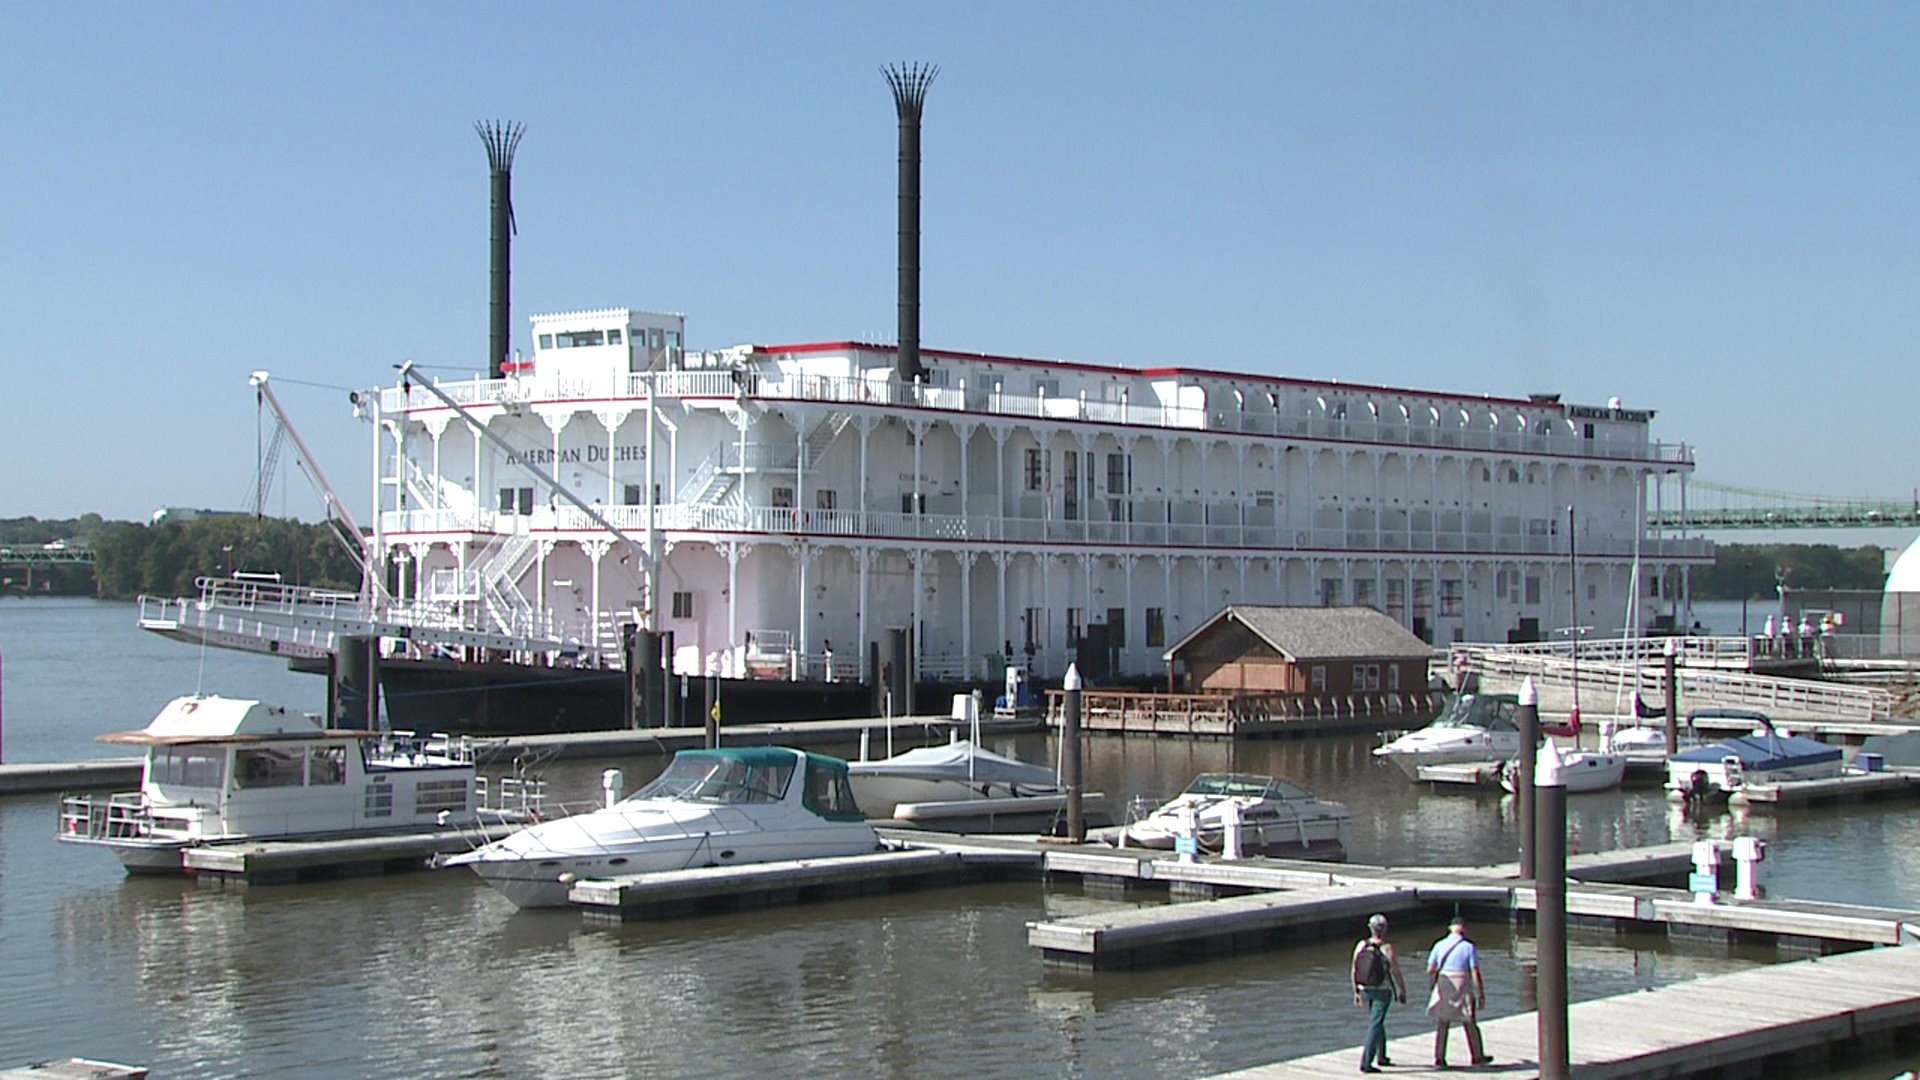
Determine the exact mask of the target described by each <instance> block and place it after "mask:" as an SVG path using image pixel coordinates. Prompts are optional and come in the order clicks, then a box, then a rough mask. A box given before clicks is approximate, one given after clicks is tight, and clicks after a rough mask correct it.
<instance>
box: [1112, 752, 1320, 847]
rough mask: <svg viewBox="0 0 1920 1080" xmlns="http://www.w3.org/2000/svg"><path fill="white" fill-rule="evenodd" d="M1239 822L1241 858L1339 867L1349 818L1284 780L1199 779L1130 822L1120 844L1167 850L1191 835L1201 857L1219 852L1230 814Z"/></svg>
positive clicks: (1218, 775)
mask: <svg viewBox="0 0 1920 1080" xmlns="http://www.w3.org/2000/svg"><path fill="white" fill-rule="evenodd" d="M1235 811H1237V812H1238V814H1239V817H1240V830H1241V831H1240V836H1241V839H1240V850H1241V852H1242V854H1245V855H1266V856H1272V857H1275V858H1287V859H1325V860H1330V861H1343V860H1345V859H1346V857H1347V837H1348V834H1349V833H1350V832H1351V831H1352V827H1353V814H1352V813H1351V812H1349V811H1348V810H1347V808H1346V807H1345V806H1342V805H1341V804H1339V803H1334V802H1322V801H1320V800H1319V799H1317V798H1315V797H1314V794H1313V792H1311V791H1308V790H1307V789H1306V788H1303V787H1301V786H1300V785H1298V784H1295V783H1293V782H1291V781H1288V780H1282V779H1279V778H1278V777H1272V776H1261V775H1256V774H1253V773H1201V774H1200V775H1199V776H1197V777H1195V778H1194V780H1193V783H1191V784H1188V785H1187V789H1186V790H1185V791H1183V792H1181V793H1180V794H1179V796H1177V797H1176V798H1174V799H1173V800H1172V801H1170V802H1167V803H1164V804H1162V805H1161V806H1160V807H1159V808H1158V809H1156V810H1154V811H1153V812H1152V813H1150V814H1148V815H1147V816H1146V817H1144V818H1141V819H1140V820H1139V821H1135V822H1132V823H1131V824H1129V825H1127V827H1126V828H1125V829H1124V830H1123V831H1122V833H1121V840H1122V843H1123V844H1128V845H1131V844H1137V845H1139V846H1141V847H1148V848H1156V849H1159V850H1163V851H1166V850H1173V849H1174V848H1175V847H1176V846H1177V844H1176V841H1177V838H1178V837H1180V836H1181V835H1183V834H1184V833H1186V832H1187V831H1189V830H1191V831H1193V832H1194V834H1195V836H1196V841H1197V847H1198V848H1199V850H1201V851H1208V852H1218V851H1220V850H1222V849H1223V847H1224V846H1225V839H1226V824H1227V818H1228V815H1229V814H1230V813H1233V812H1235Z"/></svg>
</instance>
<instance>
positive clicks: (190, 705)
mask: <svg viewBox="0 0 1920 1080" xmlns="http://www.w3.org/2000/svg"><path fill="white" fill-rule="evenodd" d="M100 741H101V742H108V743H122V744H132V745H135V746H145V747H146V750H147V759H146V766H145V769H144V771H143V773H142V776H141V783H140V790H139V791H134V792H122V793H118V794H114V795H109V796H97V795H63V796H61V799H60V821H59V826H58V828H59V832H58V835H59V838H60V840H61V841H62V842H64V843H69V844H92V845H96V846H99V847H104V848H107V849H109V850H111V851H112V852H113V853H114V854H115V855H118V856H119V857H120V861H121V863H122V864H124V865H125V866H126V868H127V869H128V870H129V871H130V872H148V873H180V872H182V869H183V868H182V863H181V852H182V851H183V850H184V849H186V848H189V847H193V846H197V845H202V844H213V843H220V842H225V841H234V840H243V839H251V840H259V839H288V838H294V837H317V836H352V835H370V834H377V833H385V832H393V831H398V830H403V829H419V828H432V827H435V826H441V825H470V824H473V823H474V822H475V821H476V820H477V818H478V816H479V813H480V809H479V806H478V804H477V800H476V793H475V788H476V780H475V775H474V766H473V761H472V759H471V757H470V756H467V755H456V754H454V753H453V752H452V751H450V750H449V749H448V748H447V747H445V746H439V747H429V746H428V745H427V743H426V742H424V741H419V742H415V741H412V740H405V739H401V740H396V739H394V738H392V737H390V736H386V735H382V734H380V733H375V732H367V731H357V730H355V731H349V730H329V729H326V728H323V727H322V726H321V725H320V723H319V722H318V721H317V720H316V719H315V718H313V717H310V716H306V715H303V714H301V713H297V712H293V711H291V710H289V709H285V708H281V707H278V706H273V705H266V704H263V703H261V702H258V701H248V700H243V699H238V698H223V697H217V696H209V697H201V696H197V695H194V696H187V697H179V698H175V699H174V700H172V701H170V702H168V703H167V705H166V707H165V708H163V709H161V710H160V713H159V715H157V716H155V717H154V718H153V721H152V722H151V723H149V724H148V725H147V726H146V727H145V728H143V729H141V730H139V731H126V732H117V733H114V734H110V735H102V736H100Z"/></svg>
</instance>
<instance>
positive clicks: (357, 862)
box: [180, 823, 524, 885]
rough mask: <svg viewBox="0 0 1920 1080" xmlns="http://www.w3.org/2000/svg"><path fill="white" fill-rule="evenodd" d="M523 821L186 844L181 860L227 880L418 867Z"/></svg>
mask: <svg viewBox="0 0 1920 1080" xmlns="http://www.w3.org/2000/svg"><path fill="white" fill-rule="evenodd" d="M523 827H524V824H523V823H512V824H501V823H489V824H486V825H479V826H476V825H468V826H466V827H464V828H461V827H449V828H445V829H424V830H411V831H407V832H396V833H383V834H379V835H375V836H347V837H335V838H327V837H315V838H300V839H288V840H235V841H230V842H227V843H213V844H202V845H199V846H197V847H189V848H186V849H184V850H183V851H182V852H181V855H180V862H181V866H182V868H183V869H185V870H186V871H187V872H188V873H190V874H193V875H195V876H196V877H198V878H199V879H200V880H202V881H217V882H221V883H225V884H232V885H284V884H290V883H292V882H296V881H313V880H318V879H324V878H336V877H364V876H368V875H374V874H391V873H402V872H407V871H413V870H423V869H426V867H427V864H428V861H429V860H431V859H432V858H433V857H434V856H435V855H453V854H458V853H460V852H464V851H470V850H472V849H473V848H475V847H478V846H479V845H481V844H485V843H490V842H492V841H494V840H500V839H503V838H505V837H506V836H507V835H508V834H510V833H512V832H514V831H515V830H518V829H520V828H523Z"/></svg>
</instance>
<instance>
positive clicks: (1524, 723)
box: [1513, 675, 1540, 878]
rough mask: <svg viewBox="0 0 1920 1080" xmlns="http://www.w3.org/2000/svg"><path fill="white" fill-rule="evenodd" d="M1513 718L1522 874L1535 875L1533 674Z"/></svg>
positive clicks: (1536, 696)
mask: <svg viewBox="0 0 1920 1080" xmlns="http://www.w3.org/2000/svg"><path fill="white" fill-rule="evenodd" d="M1514 720H1515V721H1516V722H1517V723H1518V724H1519V725H1520V752H1519V753H1518V754H1516V755H1514V766H1515V773H1514V777H1513V797H1514V801H1515V803H1516V806H1515V807H1514V809H1515V816H1516V817H1518V818H1519V821H1520V876H1521V877H1523V878H1531V877H1533V845H1534V827H1533V813H1534V811H1533V803H1534V792H1533V785H1534V775H1533V764H1534V762H1533V755H1534V751H1535V749H1536V747H1537V746H1538V744H1539V742H1540V689H1539V688H1538V687H1536V686H1534V685H1533V676H1531V675H1529V676H1527V681H1525V682H1523V683H1521V684H1520V709H1519V711H1518V712H1517V713H1516V714H1515V716H1514Z"/></svg>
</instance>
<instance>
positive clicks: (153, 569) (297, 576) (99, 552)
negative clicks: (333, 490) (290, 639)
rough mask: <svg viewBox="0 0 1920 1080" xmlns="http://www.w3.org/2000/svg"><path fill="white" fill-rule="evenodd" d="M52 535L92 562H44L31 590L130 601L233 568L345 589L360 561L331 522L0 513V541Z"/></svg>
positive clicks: (176, 590) (184, 590) (186, 591)
mask: <svg viewBox="0 0 1920 1080" xmlns="http://www.w3.org/2000/svg"><path fill="white" fill-rule="evenodd" d="M54 540H66V541H68V542H70V543H74V544H82V545H85V546H87V547H89V548H91V549H92V550H93V565H92V566H85V565H68V566H57V567H51V568H47V569H48V570H51V572H50V573H48V572H45V571H43V570H42V569H36V570H35V572H34V573H35V582H34V591H35V592H40V591H42V590H44V591H45V592H48V593H51V594H54V595H68V596H99V597H102V598H104V599H110V600H130V599H132V598H134V597H136V596H139V595H141V594H142V593H145V594H148V595H154V596H197V595H198V594H199V592H200V590H199V588H198V587H197V586H195V585H194V581H195V579H197V578H201V577H225V576H228V575H230V574H232V573H234V572H236V571H239V572H247V573H261V574H270V573H272V574H279V575H280V576H281V580H283V581H285V582H286V583H287V584H289V585H308V586H312V587H315V588H322V589H345V590H349V591H351V590H356V589H358V588H359V587H360V568H359V566H358V565H356V564H355V563H354V561H353V558H352V556H351V555H349V554H348V548H349V545H351V544H352V540H351V539H350V538H349V537H347V535H346V534H345V532H344V531H343V530H342V529H340V527H339V526H337V525H335V524H334V523H332V522H322V523H319V524H307V523H305V522H300V521H294V520H292V519H290V518H271V517H253V516H250V515H242V514H210V515H206V516H202V517H196V518H193V519H192V520H190V521H161V522H158V523H155V524H151V525H146V524H141V523H139V522H132V521H107V520H105V519H103V518H101V517H100V515H98V514H85V515H82V516H81V517H78V518H73V519H67V520H60V519H50V520H44V521H43V520H40V519H36V518H0V546H6V545H15V546H23V547H24V546H36V547H37V546H39V545H42V544H46V543H49V542H51V541H54ZM10 576H12V575H10ZM16 587H18V583H17V582H16Z"/></svg>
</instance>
